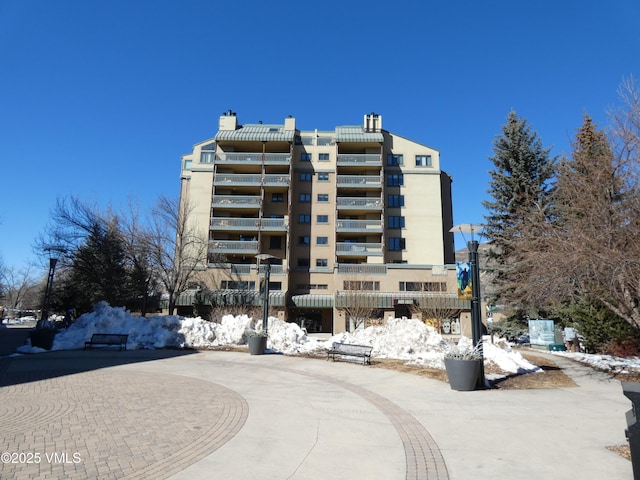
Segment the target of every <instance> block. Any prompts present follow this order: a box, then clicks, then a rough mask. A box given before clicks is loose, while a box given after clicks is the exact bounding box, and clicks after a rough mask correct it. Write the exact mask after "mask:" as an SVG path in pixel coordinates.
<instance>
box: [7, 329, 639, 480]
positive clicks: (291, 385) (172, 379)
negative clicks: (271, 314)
mask: <svg viewBox="0 0 640 480" xmlns="http://www.w3.org/2000/svg"><path fill="white" fill-rule="evenodd" d="M0 335H2V332H0ZM0 343H1V342H0ZM554 358H555V357H554ZM557 360H558V361H559V362H560V363H561V366H562V368H564V369H565V371H566V372H567V373H568V374H569V375H571V376H572V377H573V378H574V379H575V380H576V382H577V383H578V385H579V386H578V387H574V388H564V389H554V390H522V391H513V390H512V391H506V390H494V391H477V392H456V391H453V390H451V389H450V388H449V387H448V385H447V384H445V383H442V382H438V381H436V380H431V379H425V378H421V377H416V376H414V375H410V374H405V373H399V372H393V371H389V370H384V369H381V368H375V367H363V366H362V365H357V364H352V363H349V362H335V363H334V362H327V361H324V360H317V359H305V358H296V357H287V356H284V355H263V356H252V355H249V354H248V353H242V352H240V353H239V352H222V351H216V352H183V351H171V350H163V351H126V352H118V351H104V350H93V351H86V352H85V351H73V352H50V353H44V354H37V355H23V356H17V357H16V356H12V357H6V356H5V357H3V358H1V359H0V385H1V386H0V425H1V428H0V438H2V445H3V447H2V450H3V451H6V452H12V453H14V457H13V458H10V460H15V461H16V463H3V464H2V465H0V478H3V479H4V478H16V479H23V478H24V479H27V478H72V479H73V478H77V479H86V478H100V479H109V478H113V479H122V478H132V479H133V478H139V479H146V478H153V479H158V478H170V479H174V480H178V479H189V480H193V479H196V480H197V479H205V478H206V479H211V478H216V479H234V480H235V479H258V478H260V479H304V480H307V479H310V480H313V479H326V478H335V479H350V480H353V479H354V478H380V479H385V480H393V479H412V480H413V479H459V480H466V479H470V478H474V479H496V478H509V479H511V478H516V479H538V478H554V479H575V478H580V479H602V478H608V479H628V478H632V473H631V463H630V462H629V461H627V460H625V459H623V458H621V457H619V456H618V455H616V454H614V453H612V452H610V451H609V450H607V448H606V447H607V446H610V445H619V444H623V443H625V437H624V429H625V427H626V424H625V416H624V413H625V412H626V411H627V410H629V408H630V403H629V401H628V400H627V399H626V397H624V395H623V394H622V390H621V387H620V383H619V382H617V381H613V380H611V379H609V378H608V377H606V376H605V375H601V374H598V373H596V372H593V371H592V370H590V369H588V368H584V367H581V366H578V365H575V364H573V363H572V362H569V361H566V360H563V359H561V358H558V359H557ZM20 453H23V454H24V455H22V456H20V455H19V454H20ZM36 454H38V456H39V461H38V459H37V458H36V457H35V456H36ZM29 456H30V458H29ZM29 460H31V463H28V461H29Z"/></svg>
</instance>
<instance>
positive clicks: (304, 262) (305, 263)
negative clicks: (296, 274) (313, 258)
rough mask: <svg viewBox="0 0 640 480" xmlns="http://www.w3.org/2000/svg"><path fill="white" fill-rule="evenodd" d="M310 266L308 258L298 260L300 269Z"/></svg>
mask: <svg viewBox="0 0 640 480" xmlns="http://www.w3.org/2000/svg"><path fill="white" fill-rule="evenodd" d="M309 265H310V262H309V259H308V258H299V259H298V266H299V267H308V266H309Z"/></svg>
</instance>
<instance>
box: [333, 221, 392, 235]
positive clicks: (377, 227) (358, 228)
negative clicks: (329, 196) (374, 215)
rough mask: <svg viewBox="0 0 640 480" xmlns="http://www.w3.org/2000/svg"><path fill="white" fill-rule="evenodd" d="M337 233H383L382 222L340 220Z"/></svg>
mask: <svg viewBox="0 0 640 480" xmlns="http://www.w3.org/2000/svg"><path fill="white" fill-rule="evenodd" d="M336 231H338V232H372V233H382V220H338V221H337V224H336Z"/></svg>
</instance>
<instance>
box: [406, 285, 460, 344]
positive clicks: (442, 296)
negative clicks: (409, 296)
mask: <svg viewBox="0 0 640 480" xmlns="http://www.w3.org/2000/svg"><path fill="white" fill-rule="evenodd" d="M454 287H455V281H454V280H452V279H448V278H444V279H443V281H441V282H420V288H419V290H420V296H419V300H418V303H417V304H413V305H411V307H410V308H409V310H410V311H411V313H418V314H420V316H421V317H422V321H423V322H425V323H426V324H427V325H430V326H432V327H433V328H435V329H436V331H437V332H440V329H441V328H442V323H443V322H444V321H445V320H451V319H454V318H457V317H458V316H459V315H460V307H459V306H457V303H458V295H457V294H456V293H449V292H452V291H454Z"/></svg>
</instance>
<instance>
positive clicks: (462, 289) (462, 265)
mask: <svg viewBox="0 0 640 480" xmlns="http://www.w3.org/2000/svg"><path fill="white" fill-rule="evenodd" d="M456 282H457V284H458V298H459V299H460V300H473V279H472V276H471V264H470V263H469V262H456Z"/></svg>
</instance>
